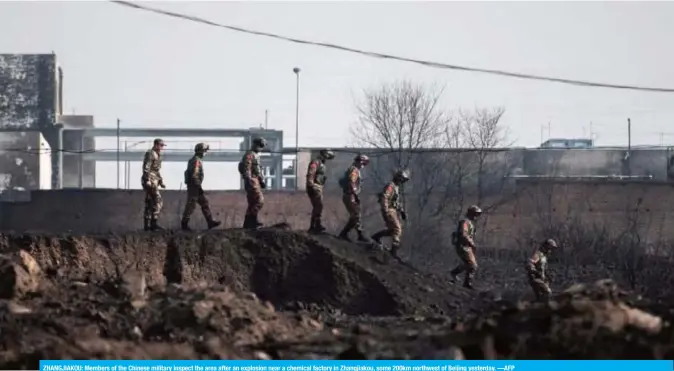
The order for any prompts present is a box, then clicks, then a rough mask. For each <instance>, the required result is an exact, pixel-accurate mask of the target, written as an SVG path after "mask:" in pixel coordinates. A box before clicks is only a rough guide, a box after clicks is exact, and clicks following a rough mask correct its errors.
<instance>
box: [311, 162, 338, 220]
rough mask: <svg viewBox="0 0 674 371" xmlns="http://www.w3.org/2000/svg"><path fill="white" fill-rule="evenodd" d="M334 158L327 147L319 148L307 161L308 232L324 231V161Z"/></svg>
mask: <svg viewBox="0 0 674 371" xmlns="http://www.w3.org/2000/svg"><path fill="white" fill-rule="evenodd" d="M334 158H335V153H334V152H332V151H329V150H327V149H324V150H321V151H320V153H319V154H318V158H316V159H315V160H313V161H311V162H310V163H309V167H308V168H307V182H306V188H307V195H308V196H309V200H310V201H311V208H312V209H311V224H310V226H309V233H322V232H325V227H324V226H323V221H322V218H321V216H322V214H323V186H324V185H325V180H326V176H325V162H326V161H328V160H332V159H334Z"/></svg>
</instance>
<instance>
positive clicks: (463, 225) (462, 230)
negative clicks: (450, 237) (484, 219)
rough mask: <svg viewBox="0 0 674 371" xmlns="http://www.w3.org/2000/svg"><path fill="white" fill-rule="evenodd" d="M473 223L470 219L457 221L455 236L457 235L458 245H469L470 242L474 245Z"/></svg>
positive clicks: (474, 230) (474, 229)
mask: <svg viewBox="0 0 674 371" xmlns="http://www.w3.org/2000/svg"><path fill="white" fill-rule="evenodd" d="M475 232H476V228H475V223H473V222H472V221H471V220H470V219H467V218H466V219H461V220H460V221H459V229H458V231H457V236H458V238H459V239H458V245H459V246H462V247H463V246H466V247H467V246H470V244H469V243H468V242H470V243H472V244H473V245H475Z"/></svg>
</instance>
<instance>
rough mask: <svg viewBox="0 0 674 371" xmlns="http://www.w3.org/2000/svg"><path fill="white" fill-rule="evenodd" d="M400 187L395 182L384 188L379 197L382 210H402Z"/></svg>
mask: <svg viewBox="0 0 674 371" xmlns="http://www.w3.org/2000/svg"><path fill="white" fill-rule="evenodd" d="M399 200H400V187H398V185H396V184H395V183H393V182H390V183H389V184H387V185H386V187H384V190H383V191H382V193H381V194H380V195H379V205H380V206H381V209H382V210H388V209H395V210H402V207H401V205H400V201H399Z"/></svg>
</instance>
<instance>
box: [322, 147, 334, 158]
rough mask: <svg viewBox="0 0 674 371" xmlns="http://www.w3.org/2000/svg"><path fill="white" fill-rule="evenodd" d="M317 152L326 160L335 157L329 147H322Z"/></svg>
mask: <svg viewBox="0 0 674 371" xmlns="http://www.w3.org/2000/svg"><path fill="white" fill-rule="evenodd" d="M318 154H319V155H320V156H321V157H323V158H324V159H326V160H332V159H333V158H335V152H333V151H331V150H329V149H322V150H321V151H320V152H319V153H318Z"/></svg>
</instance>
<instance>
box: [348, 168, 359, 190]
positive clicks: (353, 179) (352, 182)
mask: <svg viewBox="0 0 674 371" xmlns="http://www.w3.org/2000/svg"><path fill="white" fill-rule="evenodd" d="M349 188H351V193H353V194H357V193H358V169H353V170H351V174H349Z"/></svg>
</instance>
